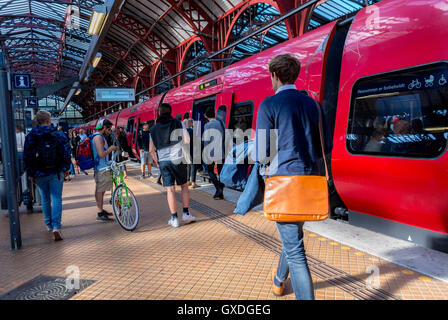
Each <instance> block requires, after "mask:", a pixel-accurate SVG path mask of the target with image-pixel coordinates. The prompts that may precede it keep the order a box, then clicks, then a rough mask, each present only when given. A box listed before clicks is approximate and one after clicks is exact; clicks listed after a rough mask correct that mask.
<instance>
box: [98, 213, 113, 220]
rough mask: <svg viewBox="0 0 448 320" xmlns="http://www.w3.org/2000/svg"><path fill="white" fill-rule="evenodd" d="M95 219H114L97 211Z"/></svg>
mask: <svg viewBox="0 0 448 320" xmlns="http://www.w3.org/2000/svg"><path fill="white" fill-rule="evenodd" d="M96 220H97V221H106V222H109V221H114V219H111V218H109V217H108V216H107V215H105V214H104V213H102V212H100V213H98V215H97V216H96Z"/></svg>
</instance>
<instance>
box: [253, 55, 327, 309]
mask: <svg viewBox="0 0 448 320" xmlns="http://www.w3.org/2000/svg"><path fill="white" fill-rule="evenodd" d="M268 68H269V72H270V74H271V80H272V88H273V90H274V92H275V95H273V96H271V97H268V98H266V99H265V100H264V101H263V102H262V103H261V105H260V107H259V109H258V116H257V154H258V160H259V161H260V162H261V163H267V162H270V167H269V171H268V176H270V177H271V176H285V175H286V176H287V175H311V174H317V173H318V171H319V170H318V167H317V161H318V159H319V157H320V156H321V152H319V150H320V144H319V143H320V142H319V126H318V121H319V114H318V110H317V108H316V103H315V102H314V101H313V99H311V98H309V97H307V96H306V95H304V94H302V93H300V92H299V91H298V90H297V89H296V87H295V85H294V82H295V81H296V80H297V78H298V76H299V72H300V62H299V60H298V59H297V58H295V57H294V56H292V55H290V54H281V55H278V56H275V57H274V58H272V59H271V60H270V61H269V65H268ZM262 129H264V130H262ZM271 130H273V131H271ZM270 132H275V134H276V135H277V139H274V140H276V141H271V139H272V138H271V137H270ZM263 135H264V139H261V137H262V136H263ZM262 140H265V141H266V142H267V143H266V145H265V146H264V145H261V141H262ZM271 143H276V145H275V146H274V148H273V149H274V150H275V152H274V154H269V153H270V150H271ZM263 149H264V150H263ZM263 153H264V155H263ZM268 156H269V157H268ZM276 225H277V229H278V233H279V236H280V239H281V241H282V253H281V255H280V260H279V263H278V268H277V270H276V271H274V272H273V282H274V284H273V293H274V294H275V295H277V296H279V295H282V294H283V290H284V281H285V280H286V279H287V278H288V274H290V276H291V284H292V287H293V290H294V293H295V296H296V299H310V300H311V299H314V293H313V283H312V281H311V275H310V271H309V268H308V265H307V261H306V256H305V248H304V244H303V230H302V228H303V222H299V223H281V222H276ZM274 273H275V275H274Z"/></svg>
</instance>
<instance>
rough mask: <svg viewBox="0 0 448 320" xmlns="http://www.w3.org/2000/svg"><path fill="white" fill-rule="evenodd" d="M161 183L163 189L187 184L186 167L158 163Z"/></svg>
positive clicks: (180, 164)
mask: <svg viewBox="0 0 448 320" xmlns="http://www.w3.org/2000/svg"><path fill="white" fill-rule="evenodd" d="M159 169H160V173H161V174H162V183H163V186H164V187H171V186H174V183H176V184H177V185H178V186H181V185H183V184H185V183H187V165H186V164H185V163H179V164H174V163H172V162H171V161H160V162H159Z"/></svg>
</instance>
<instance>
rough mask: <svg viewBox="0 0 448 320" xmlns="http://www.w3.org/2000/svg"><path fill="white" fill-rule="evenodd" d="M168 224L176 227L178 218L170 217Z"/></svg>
mask: <svg viewBox="0 0 448 320" xmlns="http://www.w3.org/2000/svg"><path fill="white" fill-rule="evenodd" d="M168 224H169V225H170V226H172V227H174V228H177V227H178V226H179V219H178V218H170V220H168Z"/></svg>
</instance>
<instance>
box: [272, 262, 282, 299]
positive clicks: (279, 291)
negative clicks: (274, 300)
mask: <svg viewBox="0 0 448 320" xmlns="http://www.w3.org/2000/svg"><path fill="white" fill-rule="evenodd" d="M276 274H277V269H273V270H272V272H271V280H272V293H273V294H274V296H276V297H280V296H282V295H283V291H284V290H285V283H284V281H283V282H282V283H281V284H280V286H277V285H276V284H275V282H274V278H275V275H276Z"/></svg>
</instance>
